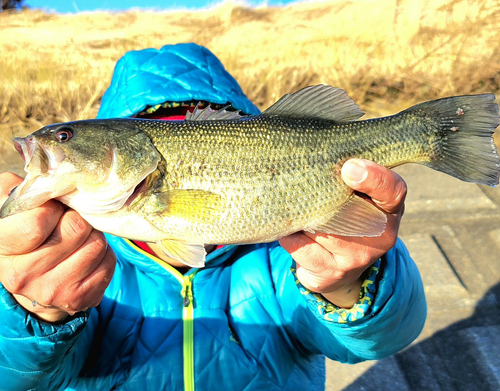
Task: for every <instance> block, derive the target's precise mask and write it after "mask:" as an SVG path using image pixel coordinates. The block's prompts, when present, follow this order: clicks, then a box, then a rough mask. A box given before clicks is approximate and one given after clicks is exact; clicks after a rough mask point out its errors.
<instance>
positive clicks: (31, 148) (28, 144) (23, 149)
mask: <svg viewBox="0 0 500 391" xmlns="http://www.w3.org/2000/svg"><path fill="white" fill-rule="evenodd" d="M14 148H16V151H17V152H19V154H20V155H21V157H22V158H23V160H24V167H25V168H26V167H27V166H28V165H29V164H30V162H31V159H32V158H33V155H34V154H35V149H36V140H35V137H33V136H28V137H26V138H23V137H16V138H15V139H14Z"/></svg>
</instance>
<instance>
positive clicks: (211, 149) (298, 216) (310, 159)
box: [138, 114, 435, 243]
mask: <svg viewBox="0 0 500 391" xmlns="http://www.w3.org/2000/svg"><path fill="white" fill-rule="evenodd" d="M427 122H428V124H427V128H428V130H427V131H426V132H425V133H423V134H420V133H418V134H417V133H416V132H415V131H414V129H412V126H423V124H422V123H421V122H420V121H418V120H416V119H415V118H414V117H412V116H411V115H410V114H403V115H400V116H396V117H389V118H384V119H380V120H367V121H358V122H350V123H337V124H332V123H331V122H328V121H322V120H313V119H304V120H301V119H299V120H296V119H294V120H290V119H286V118H266V117H257V118H254V119H249V120H243V121H242V120H235V121H227V122H223V123H219V122H214V121H206V122H203V123H196V122H165V121H156V122H153V121H147V122H143V121H138V127H139V128H141V129H142V130H144V132H145V133H146V134H148V136H149V137H151V139H152V141H153V143H154V144H155V145H156V146H157V148H158V150H159V151H160V153H161V154H162V155H163V157H164V159H165V161H166V171H167V172H168V173H169V175H167V176H165V177H164V179H163V182H162V188H163V189H202V190H206V191H208V192H214V193H216V194H221V195H223V198H222V200H221V202H222V206H221V207H220V208H218V210H221V211H220V212H218V211H213V215H211V216H210V217H211V218H209V219H207V218H206V216H200V215H199V213H198V210H197V208H198V207H199V205H195V206H194V207H193V209H192V210H191V211H190V212H191V213H190V214H189V215H184V216H183V219H184V220H185V221H184V223H183V224H182V223H180V222H179V221H178V219H177V218H176V217H175V218H173V220H174V221H169V219H165V218H163V217H161V218H159V219H158V221H156V222H155V225H157V226H158V227H159V228H160V229H161V230H168V231H169V232H172V230H175V231H174V235H175V237H179V238H182V239H184V240H188V239H191V240H193V238H197V240H201V241H203V242H204V243H241V242H243V243H253V242H262V241H271V240H275V239H277V238H279V237H282V236H285V235H287V234H290V233H292V232H296V231H297V230H299V229H301V228H302V229H304V228H308V227H311V226H312V225H316V224H317V223H318V221H319V222H323V221H325V222H326V221H328V220H329V219H330V217H331V215H332V213H335V211H336V210H337V209H338V207H339V206H340V205H342V204H343V203H344V202H345V201H346V200H347V198H349V197H350V195H351V193H352V191H351V190H350V188H349V187H347V186H346V185H345V184H344V182H343V181H342V180H341V178H340V167H341V165H340V164H341V163H343V162H344V161H346V160H347V159H348V158H350V157H361V158H365V159H369V160H372V161H374V162H376V163H379V164H382V165H385V166H387V167H394V166H397V165H399V164H402V163H405V162H408V161H412V162H418V161H427V160H429V156H430V154H431V152H430V151H429V150H427V151H424V149H423V145H425V144H424V142H423V141H424V140H426V139H428V138H429V137H430V136H432V134H433V133H434V132H435V129H434V128H435V126H432V122H431V121H427ZM416 135H417V136H418V137H416ZM221 136H223V137H221ZM388 139H389V140H390V142H387V140H388ZM426 144H427V145H428V142H426ZM402 145H405V147H404V148H402V147H401V146H402ZM157 208H158V209H160V210H162V209H164V205H162V204H161V203H160V204H158V205H157ZM142 210H143V211H145V210H147V211H148V213H150V212H151V211H152V210H153V208H151V209H142ZM246 210H252V211H253V213H251V214H248V213H242V211H246ZM138 212H139V213H141V211H140V210H139V211H138ZM227 226H231V227H232V229H231V230H230V231H228V230H227V228H226V227H227Z"/></svg>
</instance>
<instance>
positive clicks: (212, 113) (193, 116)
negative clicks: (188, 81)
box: [185, 103, 247, 121]
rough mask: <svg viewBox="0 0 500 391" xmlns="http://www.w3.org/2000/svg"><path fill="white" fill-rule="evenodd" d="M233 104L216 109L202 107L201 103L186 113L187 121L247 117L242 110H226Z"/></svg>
mask: <svg viewBox="0 0 500 391" xmlns="http://www.w3.org/2000/svg"><path fill="white" fill-rule="evenodd" d="M229 107H232V106H231V105H227V106H224V107H223V108H222V109H219V110H214V109H212V108H211V107H210V106H207V107H205V108H204V109H200V103H198V104H197V105H196V107H195V108H194V110H193V112H192V113H191V112H190V111H188V112H187V113H186V117H185V120H186V121H210V120H230V119H240V118H242V117H247V116H246V115H243V114H241V113H240V111H239V110H238V111H229V110H226V109H228V108H229Z"/></svg>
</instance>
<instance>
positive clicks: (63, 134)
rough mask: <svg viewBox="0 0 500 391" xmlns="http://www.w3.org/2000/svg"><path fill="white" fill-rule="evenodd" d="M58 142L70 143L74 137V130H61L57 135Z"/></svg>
mask: <svg viewBox="0 0 500 391" xmlns="http://www.w3.org/2000/svg"><path fill="white" fill-rule="evenodd" d="M55 137H56V140H57V141H59V142H60V143H64V142H66V141H69V140H70V139H71V137H73V130H72V129H71V128H68V127H63V128H60V129H59V130H58V131H57V132H56V134H55Z"/></svg>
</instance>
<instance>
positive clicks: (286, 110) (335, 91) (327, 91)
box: [262, 84, 364, 122]
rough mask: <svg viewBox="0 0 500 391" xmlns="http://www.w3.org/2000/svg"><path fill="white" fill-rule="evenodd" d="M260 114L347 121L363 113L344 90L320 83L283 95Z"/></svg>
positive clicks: (353, 119)
mask: <svg viewBox="0 0 500 391" xmlns="http://www.w3.org/2000/svg"><path fill="white" fill-rule="evenodd" d="M262 115H267V116H282V117H289V118H317V119H325V120H330V121H336V122H348V121H355V120H357V119H358V118H359V117H361V116H363V115H364V113H363V112H362V111H361V109H360V108H359V106H358V105H357V104H356V103H354V101H353V100H352V99H351V98H349V96H348V95H347V93H346V92H345V91H344V90H341V89H340V88H336V87H332V86H327V85H324V84H320V85H317V86H311V87H306V88H303V89H301V90H299V91H297V92H294V93H293V94H287V95H284V96H283V97H282V98H281V99H280V100H278V101H277V102H276V103H275V104H274V105H272V106H271V107H269V108H268V109H267V110H266V111H264V112H263V113H262Z"/></svg>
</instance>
